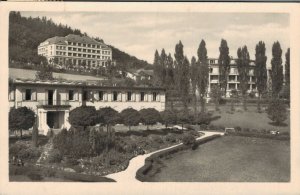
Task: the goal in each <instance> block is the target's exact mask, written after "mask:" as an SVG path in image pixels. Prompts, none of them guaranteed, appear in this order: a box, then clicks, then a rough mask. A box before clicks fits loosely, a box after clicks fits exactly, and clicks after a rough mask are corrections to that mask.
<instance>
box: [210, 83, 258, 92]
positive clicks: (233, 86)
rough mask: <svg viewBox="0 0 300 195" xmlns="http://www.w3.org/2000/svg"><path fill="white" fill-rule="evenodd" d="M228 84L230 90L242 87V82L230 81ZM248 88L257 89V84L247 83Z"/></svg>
mask: <svg viewBox="0 0 300 195" xmlns="http://www.w3.org/2000/svg"><path fill="white" fill-rule="evenodd" d="M214 85H215V83H213V84H211V85H210V87H211V88H212V87H213V86H214ZM227 86H228V89H229V90H232V89H240V84H235V83H229V84H227ZM247 89H248V90H250V89H252V90H253V89H256V85H255V84H248V85H247Z"/></svg>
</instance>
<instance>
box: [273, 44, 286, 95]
mask: <svg viewBox="0 0 300 195" xmlns="http://www.w3.org/2000/svg"><path fill="white" fill-rule="evenodd" d="M281 55H282V49H281V46H280V43H279V42H278V41H277V42H275V43H274V44H273V47H272V56H273V58H272V60H271V65H272V95H273V98H278V97H279V92H280V91H281V89H282V85H283V66H282V59H281Z"/></svg>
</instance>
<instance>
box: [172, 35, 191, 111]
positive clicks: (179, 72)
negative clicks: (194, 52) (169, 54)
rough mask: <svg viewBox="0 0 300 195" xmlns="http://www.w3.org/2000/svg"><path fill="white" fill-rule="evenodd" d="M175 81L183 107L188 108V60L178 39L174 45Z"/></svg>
mask: <svg viewBox="0 0 300 195" xmlns="http://www.w3.org/2000/svg"><path fill="white" fill-rule="evenodd" d="M174 56H175V60H176V63H175V69H176V70H175V75H176V76H175V82H176V90H177V91H178V93H179V97H180V98H181V101H182V104H183V107H184V109H188V100H189V91H190V90H189V88H190V78H189V61H188V59H187V57H185V56H184V54H183V44H182V43H181V41H179V43H178V44H176V46H175V54H174Z"/></svg>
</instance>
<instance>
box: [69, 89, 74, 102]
mask: <svg viewBox="0 0 300 195" xmlns="http://www.w3.org/2000/svg"><path fill="white" fill-rule="evenodd" d="M69 100H74V91H73V90H69Z"/></svg>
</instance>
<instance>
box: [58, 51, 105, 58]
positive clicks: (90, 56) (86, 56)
mask: <svg viewBox="0 0 300 195" xmlns="http://www.w3.org/2000/svg"><path fill="white" fill-rule="evenodd" d="M56 55H59V54H58V52H56ZM64 55H65V54H64ZM68 56H74V57H84V58H97V59H102V60H109V59H110V56H100V55H97V56H96V55H88V54H80V53H70V52H69V53H68Z"/></svg>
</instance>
